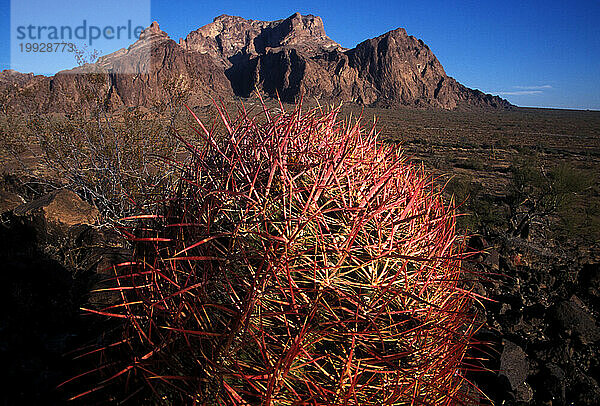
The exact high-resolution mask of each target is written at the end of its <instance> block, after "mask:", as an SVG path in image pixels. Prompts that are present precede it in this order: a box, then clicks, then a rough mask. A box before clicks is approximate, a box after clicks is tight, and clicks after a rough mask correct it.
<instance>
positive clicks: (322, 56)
mask: <svg viewBox="0 0 600 406" xmlns="http://www.w3.org/2000/svg"><path fill="white" fill-rule="evenodd" d="M92 72H95V73H101V74H103V75H102V76H101V79H102V80H100V83H98V77H96V79H95V80H96V82H94V83H92V81H91V79H90V78H89V76H90V75H88V74H89V73H92ZM123 72H129V73H123ZM173 83H177V86H182V87H185V88H186V89H187V91H188V92H189V98H190V100H189V102H188V103H189V104H191V105H205V104H209V103H210V102H211V99H215V98H222V99H231V98H234V97H235V96H238V97H249V96H250V95H251V94H252V93H253V92H254V91H256V90H258V91H260V92H261V93H263V94H265V95H266V96H270V97H279V98H281V99H282V101H285V102H294V101H296V100H298V99H299V98H300V97H302V96H303V97H310V98H316V99H320V100H325V101H335V102H355V103H361V104H365V105H380V106H385V107H394V106H413V107H417V108H441V109H446V110H453V109H473V108H491V109H505V108H511V107H512V105H511V104H510V103H509V102H508V101H506V100H504V99H502V98H500V97H498V96H492V95H490V94H484V93H483V92H480V91H478V90H474V89H469V88H467V87H465V86H463V85H462V84H460V83H459V82H457V81H456V80H455V79H454V78H452V77H450V76H448V75H447V74H446V72H445V71H444V68H443V67H442V65H441V63H440V62H439V61H438V60H437V58H436V57H435V55H434V54H433V52H432V51H431V50H430V49H429V47H428V46H427V45H426V44H425V43H424V42H423V41H422V40H420V39H417V38H415V37H414V36H411V35H408V34H407V33H406V31H405V29H403V28H398V29H395V30H392V31H389V32H387V33H384V34H382V35H380V36H378V37H375V38H370V39H367V40H365V41H363V42H361V43H359V44H358V45H356V46H355V47H354V48H351V49H346V48H343V47H342V46H341V45H340V44H338V43H336V42H335V41H333V40H332V39H331V38H329V37H328V36H327V34H326V32H325V28H324V24H323V20H322V19H321V18H320V17H318V16H314V15H311V14H308V15H301V14H299V13H295V14H293V15H291V16H290V17H288V18H285V19H281V20H274V21H260V20H251V19H250V20H248V19H245V18H242V17H237V16H229V15H225V14H223V15H220V16H218V17H216V18H214V20H213V22H212V23H209V24H206V25H204V26H202V27H200V28H198V29H197V30H194V31H192V32H190V33H189V34H188V35H187V36H186V38H185V39H183V38H181V39H180V40H179V42H175V41H174V40H173V39H171V38H170V37H169V36H168V34H167V33H166V32H164V31H162V30H161V29H160V26H159V24H158V23H157V22H156V21H155V22H153V23H152V24H151V25H150V26H149V27H148V28H146V29H145V30H144V31H143V32H142V33H141V35H140V38H139V39H138V40H137V41H136V42H134V43H133V44H131V45H130V46H129V47H128V48H127V49H125V48H123V49H120V50H118V51H116V52H113V53H111V54H108V55H105V56H102V57H100V58H99V59H98V60H97V61H96V63H94V64H86V65H83V66H80V67H76V68H74V69H70V70H66V71H61V72H58V73H57V74H56V75H54V76H52V77H44V76H39V75H31V74H17V73H15V72H14V71H3V72H2V73H0V87H2V88H3V89H5V91H7V90H6V89H8V91H13V90H16V92H15V96H14V97H12V98H11V101H10V103H12V105H13V106H15V107H19V105H21V106H27V105H29V107H31V106H34V107H36V108H37V110H41V111H47V112H68V111H72V110H77V109H81V108H82V107H81V102H82V99H83V96H82V92H85V91H88V92H89V91H95V92H96V93H98V96H100V97H101V98H102V99H103V100H104V101H105V103H106V104H107V105H110V106H111V108H113V109H119V108H127V107H135V106H145V107H151V106H152V105H153V104H156V103H164V102H168V98H169V97H171V95H170V94H169V91H166V90H165V89H166V88H167V87H168V86H171V85H172V84H173ZM86 89H87V90H86ZM23 90H27V91H26V92H25V93H27V94H28V97H29V99H28V100H24V99H23V97H22V93H23ZM32 94H33V97H32ZM21 110H27V109H23V108H22V109H21Z"/></svg>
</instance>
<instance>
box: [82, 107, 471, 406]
mask: <svg viewBox="0 0 600 406" xmlns="http://www.w3.org/2000/svg"><path fill="white" fill-rule="evenodd" d="M263 107H264V106H263ZM282 110H283V108H282ZM338 113H339V109H331V110H330V111H323V110H322V109H314V110H310V111H306V112H302V110H301V107H300V106H297V108H296V109H295V110H294V111H293V112H291V113H286V112H284V111H282V112H280V113H277V114H271V113H270V112H269V110H268V109H266V108H264V111H263V115H262V117H261V118H260V119H259V118H258V116H252V115H250V114H249V113H247V112H245V111H242V112H241V114H240V115H239V117H238V118H237V119H235V120H230V119H229V118H228V117H227V116H226V114H225V113H223V112H222V118H223V120H224V123H225V126H226V128H227V129H228V130H227V134H225V135H224V136H222V137H217V136H216V134H213V133H211V131H208V130H206V129H205V127H204V126H203V125H202V123H201V122H200V121H199V120H197V125H198V128H197V134H198V138H199V142H197V143H194V145H192V144H188V145H187V146H188V148H189V150H190V153H191V155H192V159H191V160H190V161H189V162H187V163H185V164H180V165H179V166H178V170H179V171H180V176H181V179H180V182H179V186H178V188H177V189H176V190H175V191H174V192H173V193H172V194H171V195H169V196H165V199H164V205H163V209H162V211H161V212H159V213H147V214H143V215H139V216H136V217H134V218H131V219H130V221H131V224H132V225H131V228H129V229H125V230H124V231H125V232H126V233H127V235H128V236H129V238H130V239H131V240H132V241H133V242H135V243H136V249H135V252H134V253H133V256H132V258H131V260H130V261H128V262H126V263H122V264H119V265H117V266H115V267H114V270H115V277H114V283H115V284H114V288H112V289H113V290H114V291H116V292H119V294H120V296H121V302H119V303H116V304H113V305H111V306H109V307H106V308H104V309H101V310H92V311H93V312H95V313H99V314H102V315H105V316H109V317H112V318H116V319H121V320H122V321H123V330H122V333H123V336H122V337H120V340H119V341H117V342H116V343H114V344H111V345H109V346H107V347H106V348H105V349H104V350H103V351H101V353H103V354H107V353H109V352H110V350H115V349H117V348H121V350H120V354H121V356H123V354H127V355H128V356H129V358H127V360H126V361H125V363H124V364H123V365H122V367H119V368H118V369H116V370H114V368H115V367H114V363H113V362H112V361H111V362H107V364H106V366H101V367H100V368H99V370H106V371H109V370H110V371H111V372H110V373H108V372H107V375H106V377H105V379H103V380H102V381H101V382H100V383H99V384H98V385H97V386H96V387H94V388H93V389H91V390H90V391H88V392H86V393H83V394H82V395H86V394H88V393H89V392H93V391H95V390H97V389H100V388H103V387H105V386H107V385H109V384H114V383H116V382H122V383H126V384H127V385H130V386H128V387H127V391H128V392H130V393H136V391H137V390H138V389H139V388H145V389H147V390H148V392H149V393H151V394H152V395H153V396H154V397H155V400H157V401H159V402H164V403H166V404H169V403H173V404H181V403H194V402H196V403H197V404H207V405H254V404H261V405H309V404H310V405H403V404H407V405H408V404H415V405H416V404H418V405H455V404H466V403H473V402H476V401H477V399H476V397H475V398H471V397H470V395H469V393H471V395H472V394H473V392H474V391H473V390H471V389H472V388H470V384H469V382H468V381H467V380H466V378H465V377H464V374H465V371H466V370H467V369H468V368H469V366H468V363H467V362H465V360H466V353H467V351H468V350H469V348H470V347H471V345H472V336H473V334H474V332H475V330H476V324H475V322H474V316H473V314H472V313H470V309H471V305H472V297H473V295H472V294H471V293H470V292H469V291H468V289H465V284H464V283H463V282H464V272H463V270H462V269H461V258H462V257H463V253H462V251H461V242H460V241H459V238H458V236H457V234H456V232H455V216H454V210H453V208H452V207H451V206H447V205H445V204H444V202H443V201H442V198H441V195H440V193H439V191H438V190H437V189H436V188H435V186H434V184H433V181H432V179H431V178H430V177H429V176H428V175H427V174H426V173H425V172H424V170H423V169H422V167H419V166H415V165H412V164H409V163H407V162H406V161H405V160H404V158H402V156H401V153H400V152H399V150H398V148H397V147H396V146H393V145H386V144H382V143H380V142H379V140H378V136H377V133H376V132H375V131H374V130H371V131H370V132H368V133H366V132H365V131H364V130H363V129H362V128H361V126H360V123H359V121H357V122H354V123H348V122H343V121H341V120H339V119H338ZM95 353H96V354H97V353H98V352H95ZM103 357H104V356H103ZM103 359H104V360H106V358H103ZM111 365H112V366H111ZM111 368H113V369H111ZM136 385H137V386H136Z"/></svg>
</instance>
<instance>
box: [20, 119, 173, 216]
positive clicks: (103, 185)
mask: <svg viewBox="0 0 600 406" xmlns="http://www.w3.org/2000/svg"><path fill="white" fill-rule="evenodd" d="M28 128H29V131H30V134H32V135H33V137H34V140H35V143H36V144H37V145H38V146H39V148H40V151H41V154H42V158H43V164H44V171H46V172H47V173H46V175H47V176H48V177H49V178H56V179H58V180H59V181H60V184H61V186H63V187H65V186H66V187H68V188H70V189H71V190H74V191H76V192H78V193H79V194H80V195H81V196H82V197H84V198H85V199H86V200H88V201H90V202H92V203H93V204H95V205H96V206H97V207H98V208H99V209H100V211H101V212H102V214H103V217H104V219H106V220H113V221H114V220H118V219H119V218H121V217H123V216H125V215H127V213H130V212H132V211H136V210H139V209H140V207H142V205H143V204H145V202H148V201H153V200H155V198H156V196H157V195H158V194H160V193H163V192H164V190H165V188H166V187H167V185H168V181H169V176H170V174H171V171H170V169H169V168H170V167H169V166H168V165H166V164H165V163H164V162H163V160H162V159H157V158H158V157H166V158H171V159H172V158H173V157H174V154H175V153H176V149H177V144H176V142H175V139H174V138H173V137H171V136H169V134H168V128H167V127H166V126H164V125H162V124H161V123H160V122H159V121H158V120H156V119H155V118H152V117H146V116H145V115H144V114H143V113H142V112H140V111H139V110H130V111H125V112H123V113H122V114H121V115H120V116H119V117H115V116H111V117H110V118H108V116H103V115H96V116H95V117H94V116H93V115H87V114H73V115H68V116H66V117H60V116H57V117H49V116H36V117H32V118H31V119H30V121H29V123H28Z"/></svg>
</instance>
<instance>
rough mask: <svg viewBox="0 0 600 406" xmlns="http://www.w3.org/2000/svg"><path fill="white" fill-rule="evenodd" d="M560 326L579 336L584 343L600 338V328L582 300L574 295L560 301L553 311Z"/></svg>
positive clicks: (554, 317)
mask: <svg viewBox="0 0 600 406" xmlns="http://www.w3.org/2000/svg"><path fill="white" fill-rule="evenodd" d="M551 315H552V317H553V319H554V320H555V321H556V323H557V324H558V327H559V328H560V329H561V330H562V331H565V332H567V333H571V334H574V335H576V336H577V337H579V339H580V340H581V342H582V343H583V344H591V343H594V342H596V341H598V340H600V329H599V328H598V326H597V325H596V321H595V320H594V318H593V317H592V315H591V314H590V313H589V311H588V310H587V309H586V308H585V305H584V304H583V303H582V302H581V300H580V299H579V298H578V297H577V296H575V295H573V296H572V297H571V299H570V300H564V301H561V302H560V303H558V304H557V305H556V306H555V307H554V308H553V309H552V311H551Z"/></svg>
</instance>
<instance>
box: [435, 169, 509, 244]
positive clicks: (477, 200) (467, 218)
mask: <svg viewBox="0 0 600 406" xmlns="http://www.w3.org/2000/svg"><path fill="white" fill-rule="evenodd" d="M444 192H445V193H446V194H448V195H450V196H452V198H453V199H454V200H455V201H456V202H457V204H458V205H459V207H458V211H459V212H460V213H461V215H460V216H459V217H458V218H457V226H458V228H459V229H460V230H461V231H462V232H466V233H474V232H475V233H480V234H483V235H486V236H487V235H491V234H494V233H497V232H498V231H499V230H501V231H505V229H506V227H507V221H508V211H507V210H506V207H505V205H503V204H501V203H502V202H501V200H500V199H498V198H496V197H494V196H492V195H490V194H488V192H487V191H486V190H485V188H484V187H483V186H482V185H481V184H480V183H478V182H477V181H476V180H475V179H471V178H470V177H465V176H458V175H457V176H453V177H452V178H451V179H449V180H448V182H447V183H446V185H445V188H444Z"/></svg>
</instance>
